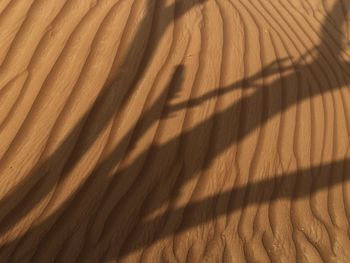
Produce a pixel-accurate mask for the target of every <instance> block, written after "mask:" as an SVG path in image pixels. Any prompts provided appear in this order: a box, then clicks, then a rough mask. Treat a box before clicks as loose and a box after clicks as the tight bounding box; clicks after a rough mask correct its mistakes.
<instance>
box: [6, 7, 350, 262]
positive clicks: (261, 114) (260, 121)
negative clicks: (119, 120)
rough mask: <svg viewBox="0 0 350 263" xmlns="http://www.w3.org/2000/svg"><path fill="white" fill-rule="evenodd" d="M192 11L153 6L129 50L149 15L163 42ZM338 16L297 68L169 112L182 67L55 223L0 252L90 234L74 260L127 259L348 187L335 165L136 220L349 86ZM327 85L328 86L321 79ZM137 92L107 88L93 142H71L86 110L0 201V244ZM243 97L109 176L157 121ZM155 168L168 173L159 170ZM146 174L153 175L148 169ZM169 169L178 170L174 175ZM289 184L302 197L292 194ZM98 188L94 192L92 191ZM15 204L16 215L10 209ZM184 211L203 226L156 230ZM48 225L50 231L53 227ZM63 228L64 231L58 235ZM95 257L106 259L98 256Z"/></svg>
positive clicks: (276, 69)
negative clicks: (277, 203) (250, 139)
mask: <svg viewBox="0 0 350 263" xmlns="http://www.w3.org/2000/svg"><path fill="white" fill-rule="evenodd" d="M197 4H202V3H200V2H186V3H185V1H177V2H176V6H168V7H163V6H162V5H161V4H160V3H157V4H152V5H150V6H149V10H148V13H147V15H146V16H145V19H144V21H142V22H141V24H140V28H139V29H138V31H137V33H136V35H135V38H134V40H133V42H132V43H134V45H136V44H137V43H138V42H139V41H140V39H142V38H143V37H144V32H145V31H147V30H149V26H150V25H151V20H152V17H153V14H154V12H164V13H165V14H167V13H168V15H167V17H168V18H169V19H168V20H167V21H165V22H164V23H163V26H162V28H161V30H160V32H164V31H165V30H166V27H167V26H168V25H169V23H171V22H172V21H173V20H174V19H177V18H179V17H180V16H182V15H183V14H184V13H186V12H187V11H188V10H189V9H191V8H192V7H193V6H195V5H197ZM339 9H344V10H347V9H348V7H347V8H345V7H344V4H343V3H342V2H340V1H338V2H336V3H335V5H334V6H333V9H332V10H331V12H330V13H329V14H328V16H327V18H326V19H325V21H324V22H323V27H322V29H321V32H320V34H321V43H320V45H319V46H317V47H315V49H314V50H310V51H308V52H307V53H306V54H304V56H302V57H301V58H300V60H299V61H298V62H297V63H286V62H291V61H292V60H291V58H285V59H281V60H278V61H275V62H273V63H271V64H270V65H269V66H267V67H265V68H263V69H262V70H261V71H260V72H258V73H256V74H255V75H253V76H249V77H247V78H245V79H243V80H241V81H238V82H236V83H234V84H232V85H230V86H227V87H220V88H217V89H215V90H214V91H210V92H208V93H207V94H204V95H203V96H201V97H199V98H195V99H191V100H188V101H183V102H179V103H177V104H172V105H168V103H167V102H168V101H169V100H170V99H171V98H173V97H174V96H176V94H177V92H179V90H180V89H181V85H182V81H183V75H184V70H185V68H184V67H183V66H182V65H180V66H178V67H177V68H176V70H175V72H174V74H173V76H172V79H171V81H170V83H169V85H168V87H167V89H165V90H164V91H163V92H162V94H161V95H160V96H159V97H158V98H157V100H156V101H155V102H154V104H153V105H152V106H151V107H150V108H149V109H148V110H147V111H145V112H144V113H143V115H142V117H141V119H140V120H139V121H138V123H137V124H136V125H135V127H132V129H130V131H129V132H127V133H126V135H125V137H124V138H123V139H122V140H121V143H120V144H118V145H117V146H116V147H115V149H114V150H113V151H112V152H111V153H110V154H109V155H108V156H107V158H104V160H103V161H102V162H100V163H98V165H97V166H96V167H95V168H94V170H93V171H92V172H91V175H90V176H89V177H88V179H87V180H86V181H85V182H84V184H83V185H82V186H81V187H80V188H79V189H78V190H77V191H76V192H75V193H74V194H72V196H71V198H69V199H68V200H67V201H66V202H65V204H64V205H62V207H61V208H60V209H58V210H57V211H55V213H54V214H51V215H50V216H49V217H48V218H46V219H45V220H44V221H43V222H40V223H39V224H37V225H35V226H33V227H32V228H30V229H29V230H28V232H27V233H26V234H25V235H24V236H23V237H21V238H19V239H16V240H13V241H10V242H8V243H7V244H4V245H3V247H2V250H4V251H6V250H9V251H10V250H11V251H12V250H13V251H15V247H16V246H17V247H20V246H25V244H26V243H28V242H39V241H40V240H39V239H38V240H36V239H35V238H33V237H35V236H39V237H40V236H42V235H44V234H43V233H45V234H46V236H48V237H49V238H50V240H54V239H57V240H58V239H60V238H61V236H73V235H74V234H75V233H79V231H78V230H77V229H78V228H80V227H82V228H86V229H88V230H89V231H90V232H91V233H90V234H91V237H90V236H88V234H86V235H83V236H85V238H86V240H83V242H84V244H83V248H82V250H81V252H80V255H79V259H80V260H82V261H83V260H84V259H87V258H88V257H90V256H91V255H92V253H93V252H91V250H93V249H94V248H96V247H98V248H102V250H104V251H105V255H104V257H105V259H106V260H107V259H110V258H112V259H115V258H121V257H123V256H125V255H128V254H129V253H131V252H133V251H136V250H138V249H141V248H145V247H148V246H150V245H152V244H153V243H155V242H156V241H157V240H160V239H162V238H165V237H167V236H170V235H174V234H177V233H180V232H182V231H186V230H188V229H190V228H193V227H196V226H199V225H201V224H204V223H205V222H208V221H210V220H213V219H215V218H217V217H219V216H221V215H224V214H229V213H232V212H233V211H235V210H236V209H242V208H244V207H247V206H249V205H251V204H254V203H265V202H272V201H273V200H277V199H283V198H288V199H298V198H303V197H308V196H310V195H312V194H314V193H315V192H317V191H319V190H321V189H322V188H326V187H331V186H333V185H336V184H341V183H343V182H344V181H345V180H348V179H349V174H348V171H350V160H347V159H344V160H339V161H336V162H332V163H327V164H322V165H320V166H317V167H311V168H309V169H303V170H298V171H295V172H292V173H288V174H278V175H276V176H275V177H273V178H269V179H265V180H261V181H258V182H255V183H249V184H248V185H246V186H244V187H234V188H232V189H230V190H229V191H224V192H221V193H219V194H217V195H214V196H211V197H208V198H206V199H204V200H201V201H199V202H194V203H190V204H188V205H187V206H186V207H182V208H177V209H171V208H169V209H168V210H167V211H166V212H165V213H164V214H162V215H160V216H157V217H156V218H153V219H151V220H148V221H147V220H144V219H143V218H145V217H147V214H146V215H144V213H145V212H143V211H145V210H146V209H144V208H143V206H147V213H151V212H152V211H155V210H156V209H158V208H160V207H161V206H163V205H164V204H165V203H167V201H168V200H170V198H172V197H173V196H174V194H175V195H176V194H178V192H179V191H180V190H179V189H181V187H182V186H183V185H184V184H185V183H186V182H188V181H189V180H191V179H192V178H193V177H194V176H195V175H196V174H198V172H200V171H203V170H205V169H206V168H208V167H209V166H210V165H211V164H212V162H213V161H214V160H215V159H216V157H218V156H219V155H220V154H222V153H223V152H224V151H225V150H227V149H228V148H229V147H231V146H232V145H234V144H235V143H238V142H240V141H242V140H243V139H244V138H246V136H248V135H249V134H250V133H251V132H252V131H254V130H255V129H256V128H258V127H260V126H262V125H264V124H265V123H266V122H267V121H268V120H270V119H271V118H273V117H274V116H276V115H278V114H280V113H282V112H284V111H286V110H287V109H288V108H290V107H291V106H293V105H296V104H298V103H300V102H302V101H304V100H307V99H310V98H312V97H314V96H316V95H319V94H323V93H326V92H331V91H332V90H334V89H340V88H343V87H346V85H348V84H349V83H350V81H349V78H350V71H349V64H348V63H347V62H346V61H343V60H342V59H341V52H342V46H343V43H342V41H343V36H342V34H341V33H340V31H337V30H334V27H337V28H341V27H342V26H343V24H344V23H345V15H344V17H342V18H340V19H338V20H339V21H336V20H335V19H333V18H334V17H338V18H339V16H337V14H338V13H339ZM331 32H333V33H331ZM149 37H152V35H149ZM156 42H157V41H156V40H154V41H153V43H156ZM156 47H157V45H156V44H154V45H153V46H151V47H149V49H148V51H149V52H148V53H147V54H145V59H143V61H149V58H151V57H152V55H153V53H154V52H155V50H156ZM133 50H134V46H133V45H132V46H131V47H130V50H129V52H128V53H127V56H126V58H125V63H128V62H129V60H130V58H131V57H132V52H133ZM308 58H311V62H306V61H307V59H308ZM147 63H148V62H146V63H139V65H138V68H137V74H136V75H137V76H141V77H142V76H143V74H144V70H145V68H146V67H147ZM287 64H288V65H287ZM135 72H136V70H135ZM281 73H284V74H283V75H281V77H280V78H278V80H276V81H275V82H273V83H271V84H270V85H268V86H264V87H262V86H261V85H260V84H258V83H259V80H261V79H262V78H265V77H267V76H270V75H271V76H272V75H275V74H281ZM329 76H331V77H330V78H329ZM117 77H118V76H117ZM137 82H138V79H136V80H135V81H134V82H133V83H132V85H131V87H130V89H129V90H124V91H121V92H115V91H113V90H111V89H112V88H116V87H114V86H113V85H111V86H108V87H106V88H105V89H104V90H103V91H102V92H101V94H100V95H99V97H98V98H97V100H96V103H95V104H94V106H93V107H95V108H98V107H99V105H101V104H105V103H108V105H110V106H108V107H104V111H103V112H100V113H99V115H98V116H103V120H104V121H103V122H101V121H100V122H99V124H98V126H97V127H95V128H94V131H93V134H90V135H89V138H88V140H85V141H84V144H79V147H77V141H78V140H79V135H80V134H81V132H82V131H84V125H85V123H86V121H87V120H91V118H92V119H93V118H94V117H91V116H89V114H90V112H92V111H93V110H92V109H91V110H90V111H89V112H87V113H86V115H85V116H84V118H82V119H81V121H80V122H79V123H77V124H76V126H75V128H74V129H73V130H72V132H71V133H70V134H69V135H68V136H67V138H66V139H65V141H64V142H63V143H62V145H61V146H60V147H59V148H58V149H57V151H56V152H55V153H54V154H53V155H52V156H51V157H50V158H49V159H48V160H47V161H45V162H44V163H43V164H41V165H40V166H39V167H36V168H35V169H34V170H33V171H32V172H31V174H30V175H28V176H27V177H26V179H25V180H24V181H23V182H21V183H20V185H19V186H18V188H17V189H15V191H13V192H11V193H10V194H9V195H8V196H6V197H5V198H4V199H2V200H1V201H0V220H1V226H0V233H1V235H4V234H5V233H7V232H8V231H9V230H10V229H11V228H13V227H14V226H15V225H16V224H17V223H18V222H20V221H21V220H22V219H23V218H24V217H25V216H26V215H27V214H28V213H29V212H30V211H31V210H32V209H33V208H34V207H35V206H36V205H37V204H38V203H39V202H41V201H42V200H43V199H44V198H45V197H46V196H47V195H48V194H49V193H50V192H51V191H52V190H53V188H54V186H55V184H56V182H57V180H63V179H64V177H65V175H67V174H68V173H69V172H70V171H71V170H72V169H73V168H74V167H75V164H76V163H78V162H79V161H80V160H81V158H82V157H83V156H84V154H85V153H86V152H87V151H88V150H89V148H90V147H91V146H92V145H93V143H94V142H95V140H96V139H97V138H98V137H99V135H100V134H101V132H102V131H103V129H104V128H105V126H106V125H107V123H108V122H109V121H110V119H111V118H113V117H114V115H115V114H116V112H117V111H118V109H119V108H115V107H113V105H114V104H115V102H116V101H117V100H120V94H121V93H122V94H125V96H129V95H130V94H131V93H132V92H134V90H133V88H132V87H135V86H136V83H137ZM245 87H254V88H255V91H254V92H253V93H252V94H251V95H249V96H245V97H242V98H241V99H240V100H239V101H238V102H235V103H234V104H232V105H231V106H229V107H228V108H226V109H225V110H224V111H222V112H218V113H215V114H214V115H213V116H211V117H210V118H209V119H207V120H204V121H202V122H200V123H198V124H197V125H195V126H194V127H193V128H192V129H191V130H188V131H185V132H183V133H181V134H180V135H179V136H177V137H175V138H173V139H171V140H170V141H168V142H166V143H164V144H161V145H152V146H151V147H150V148H149V149H146V150H145V151H144V152H141V153H140V154H139V155H138V156H137V157H136V158H135V159H134V161H132V163H131V164H129V165H127V166H125V167H123V168H122V169H118V171H117V173H116V174H114V175H113V176H110V175H109V174H110V173H111V171H113V169H115V164H116V163H119V162H120V161H121V159H122V158H123V157H124V156H125V153H126V151H127V150H128V149H130V147H132V146H131V145H130V144H131V142H132V143H133V144H135V143H137V141H138V140H139V139H140V137H142V135H143V134H144V133H146V132H147V130H149V129H150V128H151V126H152V125H153V124H154V123H155V122H157V121H158V120H159V119H162V118H167V117H168V116H169V115H172V114H174V113H176V112H177V111H179V110H181V109H188V108H191V107H196V106H198V105H200V104H202V103H203V102H205V101H206V100H209V99H211V98H213V97H218V96H224V95H225V94H227V93H230V92H232V91H233V90H235V89H242V88H243V89H244V88H245ZM301 87H303V89H301ZM125 89H127V87H126V88H125ZM118 90H120V87H118ZM118 96H119V97H118ZM266 97H269V98H272V99H271V100H269V101H268V103H267V104H266V103H263V101H264V98H266ZM257 105H258V106H261V108H259V107H257ZM95 117H96V116H95ZM233 125H235V126H239V129H230V128H227V126H230V127H231V126H233ZM225 127H226V128H225ZM216 136H220V137H219V138H220V140H217V143H215V147H213V148H211V149H210V151H208V149H207V148H206V147H207V146H208V145H207V144H208V143H207V142H206V143H205V144H206V145H203V143H202V142H203V140H202V139H203V138H207V139H208V138H211V137H213V138H214V139H215V138H217V137H216ZM207 141H209V140H207ZM186 147H188V148H190V152H191V154H193V155H195V156H198V157H196V158H194V159H195V160H194V161H193V163H187V162H186V161H184V160H179V157H178V156H179V153H181V152H183V151H184V149H185V148H186ZM188 148H187V150H188ZM205 150H207V151H205ZM203 152H204V154H203ZM180 155H181V154H180ZM164 163H168V164H169V165H160V164H164ZM155 167H160V168H159V169H155ZM173 167H180V168H179V169H178V170H177V171H173V170H174V169H173ZM140 174H142V176H140ZM173 174H175V176H173ZM316 177H317V181H318V183H317V184H315V185H314V186H313V187H310V181H312V180H313V178H316ZM128 178H129V179H128ZM297 181H298V182H299V183H298V185H300V186H301V187H300V188H299V190H298V191H295V185H296V182H297ZM149 182H159V184H164V189H163V190H162V191H163V193H161V192H162V191H160V192H158V193H157V194H156V195H157V198H153V199H152V202H151V204H146V201H145V200H144V199H145V197H146V196H148V194H150V193H151V192H152V191H153V190H154V189H153V187H154V186H153V187H152V185H151V184H150V183H149ZM300 182H305V183H300ZM36 185H45V187H40V188H39V189H40V191H37V190H36V189H37V187H35V186H36ZM131 185H132V187H131ZM97 186H99V188H98V189H97ZM160 188H162V187H160ZM94 189H95V191H97V192H100V194H98V195H96V199H94V200H91V198H89V195H90V194H91V191H94ZM128 189H132V190H128ZM277 189H278V190H277ZM131 191H137V192H138V193H140V194H138V197H136V195H133V194H132V193H131ZM28 196H30V198H28ZM146 199H147V198H146ZM219 199H226V200H229V202H228V205H227V206H225V207H218V208H217V209H215V211H211V212H205V211H206V210H207V208H208V207H213V204H215V202H216V201H217V200H219ZM142 202H145V204H143V203H142ZM18 204H20V205H19V206H17V205H18ZM80 204H81V205H80ZM111 204H114V205H111ZM130 206H133V209H130ZM79 207H81V209H80V208H79ZM111 207H112V208H111ZM87 210H89V211H93V212H91V214H90V215H89V216H85V215H84V213H85V211H87ZM185 210H188V211H203V213H205V216H202V217H194V218H190V219H189V220H186V222H183V223H181V224H180V225H172V226H167V227H165V224H166V222H167V220H168V219H169V218H170V217H174V218H181V217H182V215H183V213H184V212H185ZM67 217H70V218H72V220H67V221H65V218H67ZM70 224H72V225H77V226H76V227H71V228H70V227H69V226H68V225H70ZM53 225H55V227H52V226H53ZM65 228H66V229H70V230H65V231H62V229H65ZM145 229H156V231H150V232H149V233H143V232H142V231H143V230H145ZM67 231H70V234H67ZM146 232H147V231H146ZM133 238H134V239H133ZM61 239H62V238H61ZM116 239H118V241H116V245H115V246H113V247H111V245H110V244H111V242H112V241H113V242H114V241H115V240H116ZM33 240H35V241H33ZM111 240H112V241H111ZM126 241H127V242H126ZM55 242H57V243H60V246H58V245H57V246H58V247H63V246H69V244H70V243H69V242H67V243H66V242H65V241H64V239H63V240H61V241H55ZM55 242H53V243H55ZM104 247H105V249H103V248H104ZM40 249H41V247H38V248H37V250H36V251H27V252H26V253H28V254H23V253H22V255H20V256H22V257H23V258H22V259H28V258H31V257H34V256H35V255H36V253H38V251H39V250H40ZM6 253H7V252H6ZM100 256H101V255H100ZM92 258H93V257H92Z"/></svg>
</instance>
